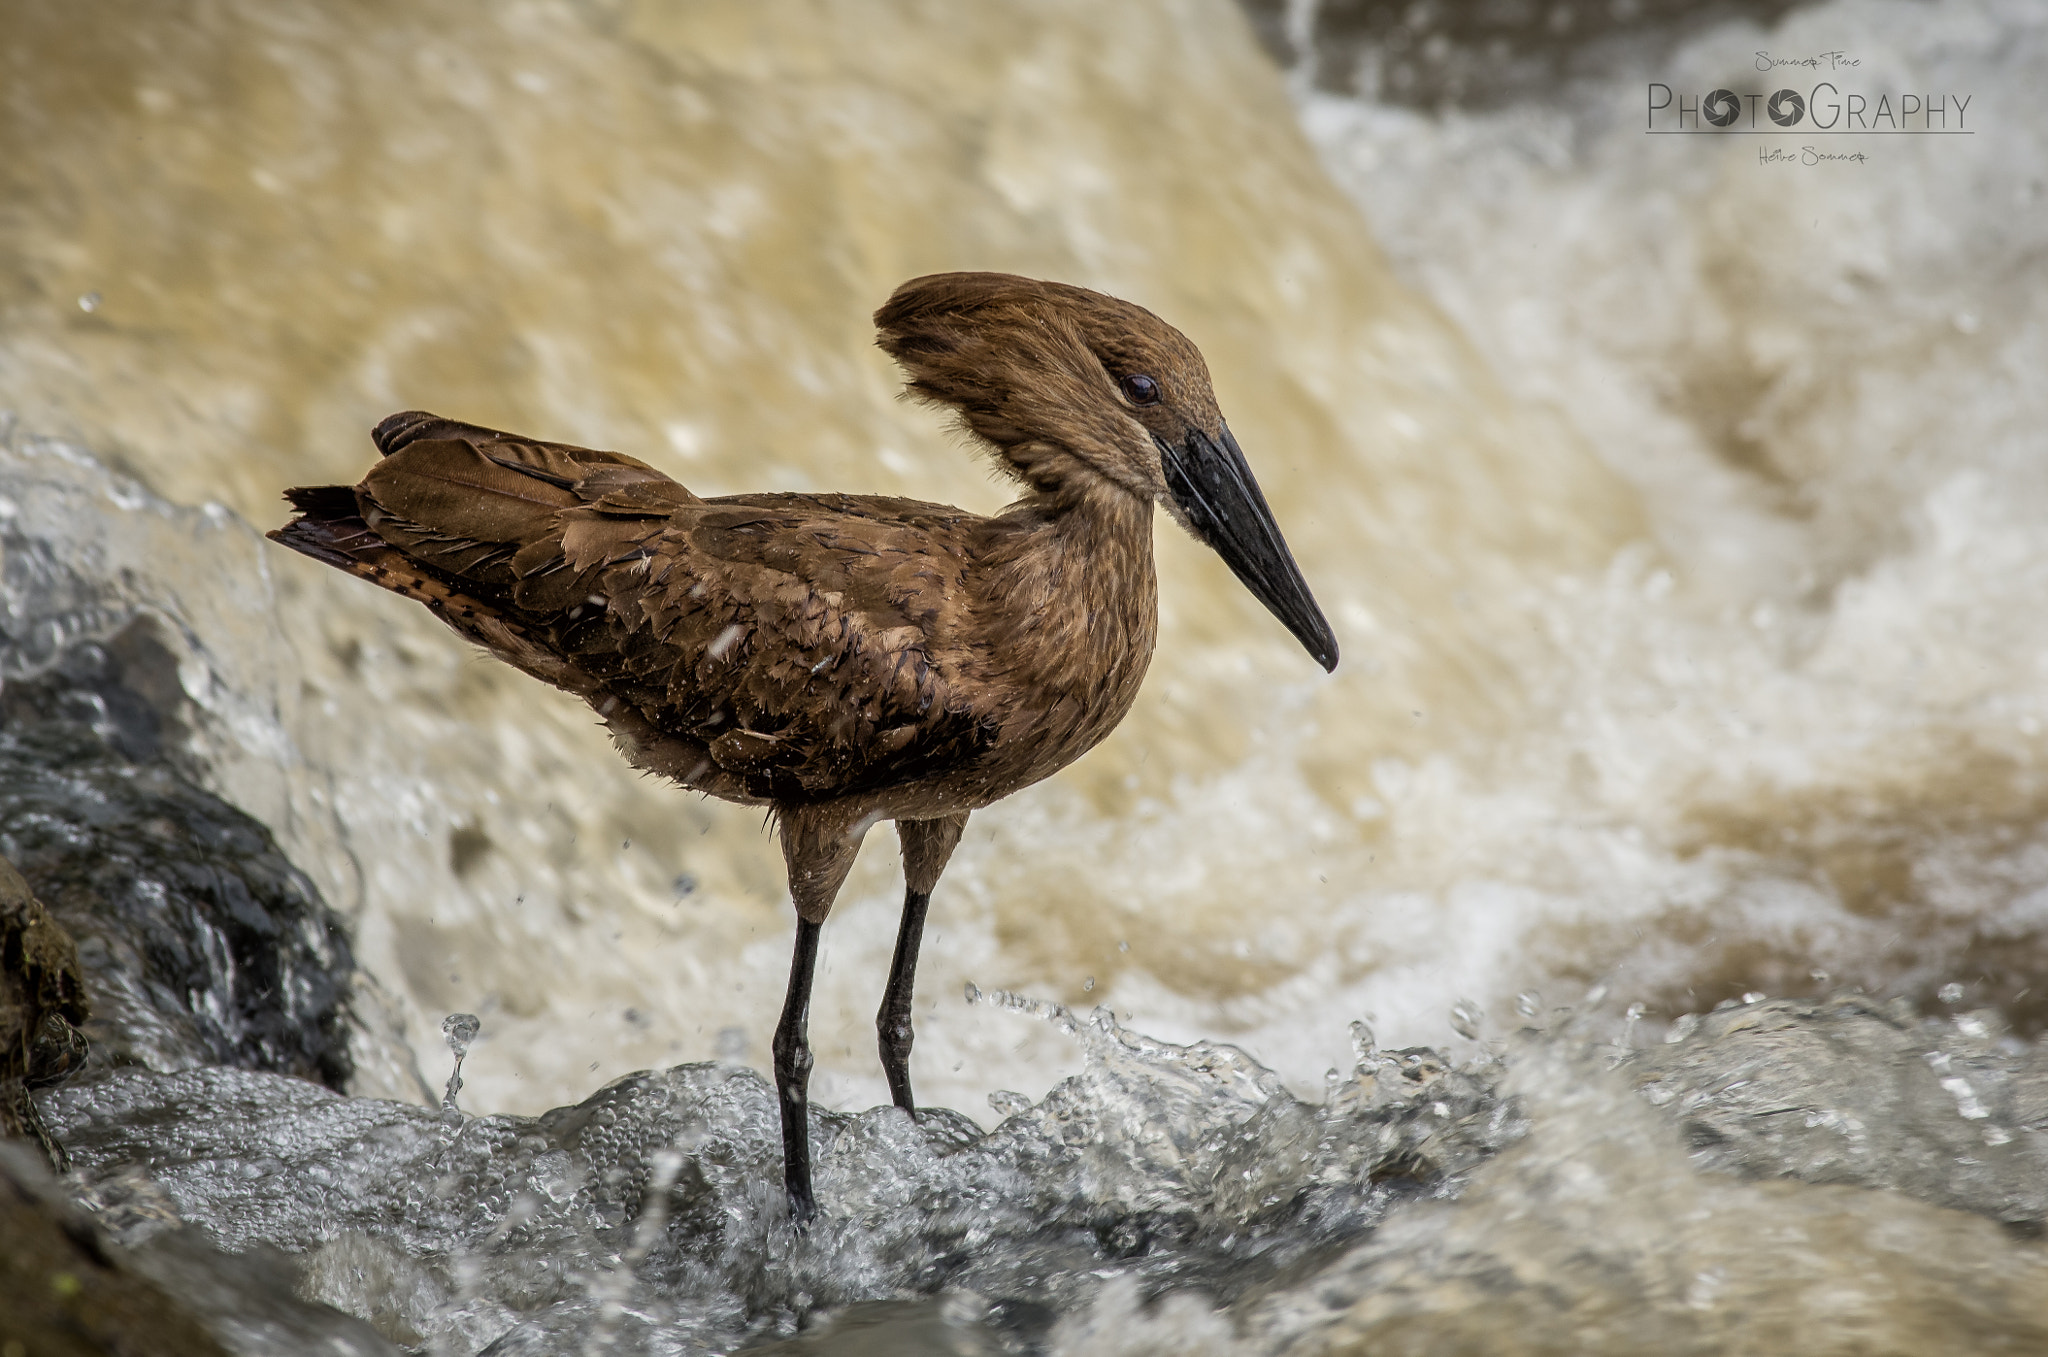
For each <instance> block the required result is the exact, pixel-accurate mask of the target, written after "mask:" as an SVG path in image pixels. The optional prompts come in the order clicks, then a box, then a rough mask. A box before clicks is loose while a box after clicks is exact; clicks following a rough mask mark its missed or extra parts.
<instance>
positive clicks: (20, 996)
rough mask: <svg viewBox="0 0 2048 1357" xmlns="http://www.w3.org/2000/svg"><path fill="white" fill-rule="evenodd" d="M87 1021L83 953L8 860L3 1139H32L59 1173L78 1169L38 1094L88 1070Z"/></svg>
mask: <svg viewBox="0 0 2048 1357" xmlns="http://www.w3.org/2000/svg"><path fill="white" fill-rule="evenodd" d="M86 1014H87V1006H86V1001H85V977H84V976H83V975H82V974H80V973H79V969H78V949H77V948H76V947H75V946H73V945H72V942H71V937H70V935H69V934H67V933H66V932H65V931H64V930H63V929H62V928H60V927H58V926H57V923H56V921H55V920H53V919H52V918H51V917H50V915H49V911H47V910H45V909H44V908H43V906H42V904H41V902H40V901H38V900H37V899H36V898H35V895H34V894H33V893H32V892H30V890H29V888H28V883H27V882H26V881H24V880H22V879H21V873H19V872H17V871H15V870H14V865H13V864H12V863H10V862H8V861H7V860H6V859H5V858H0V1136H15V1137H23V1136H25V1137H27V1138H29V1139H32V1140H34V1141H35V1142H36V1143H37V1144H38V1145H40V1146H41V1147H42V1150H43V1153H44V1155H45V1156H47V1157H48V1158H49V1161H50V1165H51V1167H52V1168H55V1169H56V1170H57V1171H58V1172H59V1173H63V1172H67V1171H68V1170H69V1169H70V1167H71V1165H70V1161H69V1159H68V1158H67V1157H66V1155H65V1153H64V1148H63V1146H61V1145H59V1144H58V1143H57V1142H56V1140H54V1139H53V1138H52V1137H51V1135H50V1133H49V1129H48V1128H47V1127H46V1126H45V1125H44V1124H43V1120H42V1116H41V1114H40V1113H39V1112H38V1111H37V1109H36V1104H35V1100H34V1098H33V1097H32V1096H31V1093H32V1091H33V1090H35V1089H39V1088H52V1087H55V1086H56V1085H57V1084H60V1083H62V1082H63V1081H64V1080H65V1079H66V1078H68V1077H69V1076H70V1075H72V1074H73V1073H75V1072H77V1070H78V1069H79V1067H80V1066H81V1065H83V1064H84V1061H85V1057H86V1040H85V1034H84V1033H83V1032H81V1031H80V1030H79V1029H80V1028H81V1027H82V1026H83V1025H84V1023H85V1020H86Z"/></svg>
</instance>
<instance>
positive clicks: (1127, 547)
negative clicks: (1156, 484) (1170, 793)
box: [982, 478, 1159, 733]
mask: <svg viewBox="0 0 2048 1357" xmlns="http://www.w3.org/2000/svg"><path fill="white" fill-rule="evenodd" d="M998 521H999V522H1000V523H1001V524H1002V525H1003V526H1004V528H1005V531H1004V532H1003V533H1002V535H1001V537H1000V539H999V540H998V542H997V544H996V546H995V549H994V550H993V551H992V552H991V553H990V554H989V556H988V558H986V560H985V561H984V568H985V569H986V571H987V574H986V575H985V576H984V586H983V591H982V594H983V599H984V602H985V604H986V605H988V606H991V607H992V608H993V609H994V610H995V614H996V616H997V617H999V618H1000V626H999V628H998V630H997V634H998V635H999V636H1000V637H1001V639H1000V640H999V642H998V648H997V653H995V654H994V655H992V656H991V659H992V661H993V662H994V664H995V665H997V666H998V667H999V668H1001V669H1003V670H1006V671H1008V672H1010V673H1012V674H1014V675H1015V676H1016V677H1017V678H1019V679H1026V680H1028V681H1029V682H1030V683H1032V684H1033V685H1034V686H1037V687H1039V689H1040V690H1041V691H1046V692H1060V691H1076V690H1088V691H1090V692H1100V691H1101V690H1103V689H1104V688H1108V689H1114V690H1116V691H1117V695H1118V696H1119V697H1120V698H1121V699H1122V700H1121V701H1117V702H1114V703H1112V705H1114V706H1115V707H1116V715H1117V717H1119V718H1120V717H1121V716H1122V714H1123V711H1124V710H1125V709H1127V708H1128V706H1129V699H1130V698H1132V697H1135V696H1136V693H1137V685H1138V682H1139V681H1140V680H1141V679H1143V677H1144V674H1145V667H1146V665H1147V664H1148V663H1149V661H1150V660H1151V658H1152V646H1153V642H1154V641H1155V640H1156V639H1157V637H1158V632H1159V584H1158V574H1157V571H1156V570H1155V568H1154V565H1153V556H1152V505H1151V503H1150V501H1148V500H1144V499H1141V498H1139V497H1138V496H1136V495H1133V494H1131V493H1130V492H1129V491H1127V490H1124V489H1122V488H1121V487H1119V486H1115V485H1112V484H1111V483H1109V482H1108V481H1105V480H1101V479H1099V478H1089V480H1087V481H1086V482H1083V483H1080V484H1074V483H1071V482H1070V483H1068V484H1065V485H1062V486H1060V487H1058V488H1057V489H1053V490H1038V491H1036V492H1035V493H1033V494H1032V495H1031V496H1030V497H1029V498H1027V499H1025V500H1024V501H1022V502H1021V503H1019V504H1017V505H1015V506H1014V507H1012V508H1011V509H1010V510H1009V511H1008V512H1006V513H1005V514H1004V515H1003V516H1002V518H1001V519H1000V520H998ZM1124 690H1128V691H1127V692H1126V691H1124ZM1104 696H1107V694H1106V693H1105V694H1104ZM1112 724H1114V722H1112ZM1105 733H1106V732H1105Z"/></svg>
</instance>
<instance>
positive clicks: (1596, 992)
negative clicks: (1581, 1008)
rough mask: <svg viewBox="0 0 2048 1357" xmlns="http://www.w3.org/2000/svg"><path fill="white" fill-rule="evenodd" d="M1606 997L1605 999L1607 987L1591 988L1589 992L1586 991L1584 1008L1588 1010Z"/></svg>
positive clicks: (1596, 986) (1597, 986)
mask: <svg viewBox="0 0 2048 1357" xmlns="http://www.w3.org/2000/svg"><path fill="white" fill-rule="evenodd" d="M1606 997H1607V986H1605V985H1595V986H1593V988H1591V989H1589V990H1587V991H1586V999H1585V1003H1586V1007H1588V1008H1591V1007H1593V1006H1594V1005H1595V1004H1597V1003H1599V1002H1600V1001H1601V1000H1602V999H1605V998H1606Z"/></svg>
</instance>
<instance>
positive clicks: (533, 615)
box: [273, 412, 1000, 804]
mask: <svg viewBox="0 0 2048 1357" xmlns="http://www.w3.org/2000/svg"><path fill="white" fill-rule="evenodd" d="M376 441H377V444H378V447H379V449H380V450H381V451H382V452H383V453H384V454H385V456H384V459H383V460H382V461H381V462H379V463H378V464H377V466H376V467H374V468H373V469H372V470H371V472H370V474H369V475H368V476H367V477H365V478H364V480H363V482H362V484H361V485H359V486H356V487H353V488H348V487H316V488H312V489H302V490H294V491H291V492H288V493H289V495H290V497H291V499H292V501H293V503H294V505H295V506H296V507H297V508H298V509H299V510H300V513H301V517H299V518H298V519H296V520H294V521H293V522H292V523H290V524H288V525H287V526H286V527H285V528H283V529H281V530H280V531H278V532H277V533H275V534H273V535H274V536H275V537H276V538H277V539H278V540H279V541H280V542H282V543H284V544H285V545H287V546H291V547H293V548H295V549H297V550H299V551H302V552H304V553H306V554H308V555H312V556H315V557H317V558H319V559H322V560H326V561H328V562H329V563H330V564H334V565H337V566H340V567H342V568H343V569H347V570H349V571H351V572H352V573H354V574H358V575H361V576H363V577H364V578H366V579H369V580H371V581H372V582H373V583H377V584H380V585H382V586H384V587H385V588H388V589H392V590H393V591H395V592H398V593H402V594H406V595H408V596H411V597H415V598H417V599H419V600H420V601H422V602H425V603H427V604H428V606H430V607H432V608H433V609H434V610H435V611H436V612H437V613H438V614H439V615H440V616H441V617H442V618H443V619H444V620H445V621H447V622H448V623H449V624H450V625H451V626H454V627H455V628H456V629H457V630H458V631H460V632H462V633H463V634H464V635H466V636H468V637H470V638H471V639H472V640H475V641H477V642H479V643H480V644H483V645H485V646H487V647H489V648H490V649H491V650H492V651H493V652H495V653H496V654H498V655H499V656H500V657H502V658H504V659H506V660H508V661H510V662H512V663H513V664H515V665H518V666H519V667H520V668H522V669H525V670H526V671H527V672H529V673H531V674H533V675H535V676H536V677H538V678H541V679H544V680H546V681H547V682H550V683H553V684H555V685H556V686H558V687H562V688H565V689H567V690H569V691H571V692H573V693H576V694H577V695H578V696H581V697H583V698H585V699H587V700H588V701H590V703H591V704H592V705H593V706H594V707H596V708H597V709H598V711H599V713H600V714H601V715H603V716H605V717H606V719H607V721H608V722H609V723H610V725H611V726H612V729H613V730H614V732H615V733H616V734H618V735H619V736H620V738H621V742H622V744H623V745H624V746H625V747H626V750H627V753H628V755H629V756H630V757H633V758H634V759H635V761H636V762H638V763H640V764H641V765H642V766H645V767H648V768H651V769H653V770H654V771H657V772H661V773H664V774H666V775H668V776H671V777H675V778H677V779H678V780H680V781H682V782H685V783H686V784H688V785H690V786H693V787H697V788H699V789H701V790H704V791H707V792H710V793H712V794H713V795H717V796H721V797H725V798H727V799H731V800H739V801H761V802H773V803H777V804H802V803H804V802H808V801H817V800H827V799H833V798H837V797H843V796H849V795H855V794H859V793H862V792H867V791H872V790H875V789H877V788H881V787H885V786H892V785H904V784H910V783H915V782H916V781H917V780H918V779H920V778H921V777H929V776H932V775H935V774H937V773H939V772H941V771H944V770H947V769H955V770H957V769H958V768H960V767H962V766H964V765H971V764H972V763H973V762H974V761H975V760H976V759H977V757H978V756H980V755H981V754H982V753H984V752H986V751H987V750H988V749H989V748H990V747H991V746H992V744H993V742H994V740H995V736H996V732H997V729H998V727H999V725H1000V713H998V712H995V711H993V710H990V709H988V706H987V702H986V699H987V698H988V696H989V695H988V694H986V693H981V694H979V695H977V693H976V692H975V691H974V685H972V684H971V683H970V682H967V681H965V680H966V675H965V674H964V672H963V667H964V666H966V665H967V664H969V663H970V659H971V647H970V646H968V645H967V644H966V643H965V641H964V634H965V630H966V627H967V622H968V619H967V617H966V616H965V611H966V609H967V607H968V602H969V600H968V597H967V591H966V573H967V571H968V569H969V565H970V562H971V560H972V557H973V555H974V552H975V548H976V538H977V535H979V534H984V533H986V532H988V531H990V526H991V520H988V519H984V518H981V517H979V516H977V515H973V514H968V513H966V512H964V511H962V510H958V509H952V508H948V507H946V506H942V505H933V504H923V503H919V502H917V501H913V500H901V499H886V498H880V497H866V496H853V495H802V494H763V495H742V496H731V497H725V498H719V499H704V498H701V497H699V496H697V495H695V494H692V493H691V492H690V491H689V490H687V489H685V488H684V487H683V486H681V485H679V484H677V483H676V482H674V481H672V480H670V479H669V478H668V477H666V476H664V475H662V474H661V473H660V472H658V471H656V470H654V469H653V468H652V467H649V466H647V465H646V464H645V463H642V462H639V461H636V460H635V459H633V458H631V457H626V456H623V455H621V454H617V453H609V452H597V451H593V450H590V449H585V448H576V447H570V446H567V445H563V444H553V443H543V442H538V441H534V440H529V439H521V438H517V437H514V436H511V435H507V434H502V433H497V432H495V431H492V430H488V429H481V428H477V427H475V426H472V425H464V424H457V423H454V422H453V421H448V420H441V419H437V418H436V417H434V416H431V415H426V414H423V413H419V412H408V413H407V414H403V415H396V416H393V417H392V418H391V419H388V420H386V421H385V422H384V423H383V424H381V425H379V426H378V429H377V433H376ZM977 696H980V697H981V698H982V699H984V700H983V701H981V702H977V700H976V698H977Z"/></svg>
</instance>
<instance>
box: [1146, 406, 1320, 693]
mask: <svg viewBox="0 0 2048 1357" xmlns="http://www.w3.org/2000/svg"><path fill="white" fill-rule="evenodd" d="M1153 441H1155V442H1157V443H1158V444H1159V457H1160V460H1161V462H1163V463H1164V464H1165V469H1166V488H1167V490H1168V491H1170V492H1171V493H1172V495H1173V499H1174V502H1175V503H1176V504H1178V505H1179V506H1180V509H1181V513H1182V514H1184V515H1185V516H1186V522H1187V525H1188V527H1189V528H1190V529H1192V530H1193V532H1194V534H1195V536H1197V537H1199V538H1201V539H1202V540H1203V541H1204V542H1207V543H1208V544H1209V545H1210V546H1212V547H1214V548H1215V549H1216V554H1217V555H1218V556H1221V557H1222V558H1223V562H1224V564H1225V565H1228V566H1229V567H1230V569H1231V573H1232V574H1234V575H1236V576H1237V577H1238V579H1240V580H1242V581H1243V582H1244V587H1245V588H1247V589H1249V590H1251V591H1252V596H1253V597H1254V598H1256V599H1258V601H1259V602H1261V603H1263V604H1265V605H1266V606H1267V607H1268V608H1270V609H1272V612H1273V616H1275V617H1277V618H1279V619H1280V620H1281V622H1283V623H1285V624H1286V627H1287V629H1288V630H1289V631H1291V632H1293V633H1294V637H1295V639H1296V640H1298V641H1300V642H1301V644H1302V645H1303V646H1304V647H1305V648H1306V649H1307V650H1308V653H1309V654H1310V655H1313V656H1314V657H1315V660H1316V663H1317V664H1320V665H1321V666H1322V667H1323V668H1324V669H1335V668H1336V667H1337V637H1336V635H1335V634H1334V633H1333V632H1331V630H1330V624H1329V622H1328V621H1327V620H1325V618H1324V617H1323V610H1322V609H1321V608H1318V607H1317V606H1316V600H1315V596H1314V595H1312V594H1310V593H1309V591H1308V581H1307V580H1304V579H1303V578H1302V577H1301V567H1300V566H1298V565H1296V564H1295V563H1294V554H1293V553H1292V552H1290V551H1289V550H1288V549H1287V540H1286V539H1285V538H1283V537H1282V536H1281V535H1280V525H1279V524H1278V523H1275V522H1274V521H1273V511H1272V510H1271V509H1270V508H1268V507H1266V497H1265V496H1264V495H1262V494H1260V493H1259V483H1258V482H1257V481H1256V480H1254V479H1252V469H1251V467H1250V466H1249V465H1248V464H1246V462H1245V460H1244V452H1243V451H1242V450H1241V449H1240V448H1239V447H1238V446H1237V440H1236V439H1235V438H1232V437H1231V436H1230V429H1229V428H1228V427H1227V426H1226V427H1225V428H1224V430H1223V441H1222V442H1221V443H1218V442H1216V441H1215V440H1213V439H1211V438H1210V437H1209V436H1208V435H1207V434H1205V433H1203V432H1202V431H1201V430H1199V429H1197V430H1195V431H1194V432H1192V433H1190V434H1189V435H1188V437H1187V441H1186V442H1184V443H1182V444H1181V445H1180V446H1179V447H1175V446H1173V445H1172V444H1170V443H1168V442H1167V441H1166V440H1165V439H1163V438H1158V437H1157V436H1155V437H1154V440H1153Z"/></svg>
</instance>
